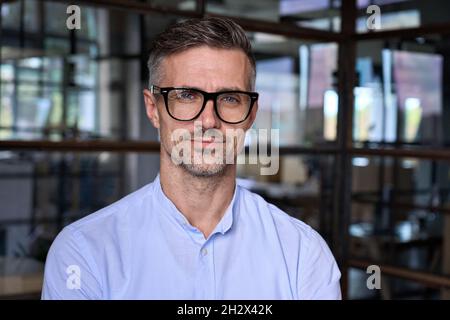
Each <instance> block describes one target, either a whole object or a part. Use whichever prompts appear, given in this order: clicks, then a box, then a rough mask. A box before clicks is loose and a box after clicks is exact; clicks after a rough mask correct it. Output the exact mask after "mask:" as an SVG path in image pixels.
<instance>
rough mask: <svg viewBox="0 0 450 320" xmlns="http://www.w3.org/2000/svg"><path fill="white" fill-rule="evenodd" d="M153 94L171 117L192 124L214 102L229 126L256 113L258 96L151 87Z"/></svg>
mask: <svg viewBox="0 0 450 320" xmlns="http://www.w3.org/2000/svg"><path fill="white" fill-rule="evenodd" d="M150 92H151V93H153V94H161V95H162V96H163V97H164V102H165V104H166V109H167V112H168V113H169V115H170V116H171V117H172V118H173V119H175V120H179V121H192V120H194V119H196V118H197V117H198V116H199V115H200V114H201V113H202V111H203V109H205V106H206V103H207V102H208V101H209V100H213V101H214V110H215V112H216V114H217V116H218V117H219V119H220V120H222V121H223V122H226V123H229V124H237V123H241V122H243V121H245V120H246V119H247V118H248V116H249V115H250V112H251V111H252V108H253V105H254V104H255V101H256V100H258V93H257V92H246V91H219V92H206V91H202V90H198V89H192V88H174V87H166V88H160V87H157V86H151V87H150Z"/></svg>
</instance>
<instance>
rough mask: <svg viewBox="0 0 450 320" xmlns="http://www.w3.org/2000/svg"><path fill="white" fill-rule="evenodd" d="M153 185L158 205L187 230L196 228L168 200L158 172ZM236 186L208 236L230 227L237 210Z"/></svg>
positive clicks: (236, 185) (222, 232)
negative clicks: (228, 202) (229, 200)
mask: <svg viewBox="0 0 450 320" xmlns="http://www.w3.org/2000/svg"><path fill="white" fill-rule="evenodd" d="M153 186H154V192H155V193H156V195H157V199H158V200H157V201H158V202H159V203H160V205H161V206H162V207H163V208H164V209H165V211H166V212H168V213H169V214H170V216H171V217H172V218H174V219H175V220H176V221H177V222H178V223H179V224H180V225H181V226H182V227H183V228H184V229H187V230H188V231H191V232H193V231H195V230H197V229H196V228H195V227H194V226H192V225H191V224H190V223H189V221H188V220H187V219H186V217H185V216H184V215H183V214H182V213H181V212H180V211H179V210H178V208H177V207H176V206H175V204H174V203H173V202H172V200H170V199H169V198H168V197H167V196H166V194H165V193H164V191H163V190H162V187H161V181H160V176H159V173H158V175H157V176H156V178H155V180H154V181H153ZM238 188H239V185H238V184H237V183H235V188H234V193H233V198H232V199H231V202H230V204H229V205H228V208H227V210H226V211H225V214H224V215H223V217H222V219H221V220H220V221H219V223H218V224H217V226H216V227H215V229H214V231H213V232H212V233H211V235H210V236H212V235H213V234H215V233H217V232H220V233H221V234H225V233H226V232H227V231H228V230H230V229H231V227H232V226H233V220H234V219H235V218H236V211H237V198H238Z"/></svg>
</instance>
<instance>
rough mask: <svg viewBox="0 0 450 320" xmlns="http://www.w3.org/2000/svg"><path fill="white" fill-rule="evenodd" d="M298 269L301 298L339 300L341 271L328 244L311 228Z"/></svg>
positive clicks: (340, 297)
mask: <svg viewBox="0 0 450 320" xmlns="http://www.w3.org/2000/svg"><path fill="white" fill-rule="evenodd" d="M310 231H311V233H310V239H309V242H308V243H307V245H306V248H305V252H304V253H305V255H304V256H303V257H301V260H302V261H303V263H302V264H301V265H300V267H299V268H300V270H298V277H299V279H298V282H297V283H298V287H299V288H298V290H299V292H298V296H299V299H302V300H341V299H342V296H341V287H340V283H339V281H340V278H341V273H340V271H339V268H338V266H337V263H336V260H335V259H334V257H333V254H332V253H331V251H330V249H329V247H328V245H327V244H326V242H325V241H324V240H323V238H322V237H321V236H320V235H319V234H318V233H317V232H316V231H315V230H313V229H311V230H310Z"/></svg>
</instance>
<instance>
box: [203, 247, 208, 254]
mask: <svg viewBox="0 0 450 320" xmlns="http://www.w3.org/2000/svg"><path fill="white" fill-rule="evenodd" d="M207 254H208V250H207V249H206V248H203V249H202V255H203V256H206V255H207Z"/></svg>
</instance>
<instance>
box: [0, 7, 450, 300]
mask: <svg viewBox="0 0 450 320" xmlns="http://www.w3.org/2000/svg"><path fill="white" fill-rule="evenodd" d="M73 4H76V5H78V6H79V7H80V9H81V11H80V12H81V29H79V30H76V29H75V30H69V29H68V28H67V27H66V20H67V18H68V16H69V15H68V14H67V12H66V10H67V7H68V6H69V5H73ZM370 5H377V6H378V8H379V9H380V12H381V15H380V16H379V18H380V20H379V21H378V22H380V23H379V26H377V27H376V28H375V29H373V28H372V26H373V25H371V24H370V23H368V19H372V18H373V17H372V18H371V13H367V8H368V6H370ZM0 9H1V15H0V19H1V20H0V46H1V51H0V73H1V79H0V97H1V103H0V204H1V205H0V299H2V298H8V299H16V298H17V299H23V298H31V299H38V298H39V297H40V290H41V286H42V277H43V267H44V261H45V257H46V254H47V251H48V249H49V246H50V244H51V243H52V241H53V239H54V238H55V236H56V235H57V234H58V232H59V231H60V230H61V229H62V228H63V227H64V226H66V225H68V224H69V223H71V222H73V221H75V220H77V219H79V218H81V217H83V216H85V215H87V214H90V213H92V212H94V211H96V210H98V209H100V208H103V207H105V206H107V205H108V204H111V203H113V202H114V201H116V200H118V199H120V198H121V197H123V196H124V195H126V194H128V193H130V192H132V191H135V190H137V189H138V188H140V187H141V186H143V185H145V184H147V183H149V182H151V181H152V180H153V179H154V177H155V176H156V174H157V173H158V169H159V153H158V152H159V142H158V133H157V131H156V130H155V129H154V128H153V127H152V126H151V124H150V123H149V121H148V119H147V118H146V115H145V110H144V104H143V96H142V90H143V89H144V88H145V87H146V86H147V85H148V72H147V67H146V60H147V57H148V53H149V48H150V45H151V43H152V40H153V39H154V38H155V36H156V35H157V34H158V33H159V32H161V31H163V30H164V29H165V28H166V27H167V26H168V25H169V24H171V23H173V22H175V21H178V20H182V19H186V18H190V17H202V16H227V17H231V18H233V19H234V20H235V21H236V22H237V23H239V24H240V25H241V26H242V27H243V28H244V29H245V30H246V32H247V33H248V36H249V38H250V39H251V42H252V45H253V50H254V54H255V57H256V60H257V82H256V90H257V91H258V92H259V93H260V102H259V110H258V115H257V119H256V121H255V124H254V128H255V129H279V141H271V139H270V136H269V137H267V142H268V143H271V144H272V145H273V146H275V147H277V148H278V149H279V156H278V157H277V158H276V161H279V171H278V172H277V174H275V175H267V176H265V175H261V174H260V169H261V166H263V164H260V163H257V164H244V165H238V176H239V183H241V184H242V185H244V186H246V187H247V188H249V189H251V190H253V191H254V192H257V193H259V194H261V195H262V196H263V197H264V198H266V199H267V200H268V201H269V202H272V203H274V204H276V205H277V206H279V207H280V208H282V209H283V210H284V211H286V212H287V213H289V214H290V215H292V216H294V217H297V218H299V219H301V220H303V221H305V222H306V223H308V224H310V225H311V226H312V227H314V228H315V229H317V230H318V231H319V232H320V234H321V235H322V236H323V237H324V238H325V239H326V241H327V242H328V244H329V246H330V248H331V249H332V251H333V253H334V255H335V257H336V258H337V261H338V263H339V266H340V269H341V272H342V289H343V295H344V298H345V299H449V298H450V218H449V214H450V14H449V13H450V2H449V1H445V0H427V1H425V0H420V1H419V0H348V1H347V0H259V1H249V0H164V1H163V0H148V1H146V0H141V1H140V0H109V1H102V0H91V1H87V0H86V1H64V0H45V1H44V0H42V1H40V0H6V1H5V0H4V1H1V2H0ZM249 149H250V148H249V147H247V150H249ZM252 156H254V155H252V154H251V153H250V152H249V153H247V154H244V157H248V158H250V157H252ZM248 162H249V161H247V163H248ZM230 259H232V257H230ZM369 265H378V266H380V268H381V271H382V280H381V289H380V290H371V289H369V288H368V287H367V279H368V276H369V275H370V274H368V273H367V272H366V269H367V267H368V266H369Z"/></svg>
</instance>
